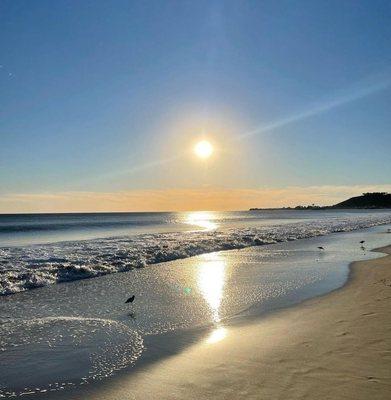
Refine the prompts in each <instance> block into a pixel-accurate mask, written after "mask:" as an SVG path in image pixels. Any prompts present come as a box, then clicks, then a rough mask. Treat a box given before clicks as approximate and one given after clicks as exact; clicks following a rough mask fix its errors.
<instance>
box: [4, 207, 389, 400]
mask: <svg viewBox="0 0 391 400" xmlns="http://www.w3.org/2000/svg"><path fill="white" fill-rule="evenodd" d="M390 228H391V212H387V211H376V210H371V211H332V210H327V211H326V210H324V211H312V210H311V211H295V210H281V211H280V210H279V211H277V210H270V211H252V212H250V211H249V212H224V213H219V212H194V213H193V212H192V213H190V212H189V213H124V214H64V215H54V214H52V215H49V214H47V215H2V216H0V290H1V294H2V296H0V330H1V335H0V397H4V398H14V397H19V396H25V395H29V396H28V397H29V398H32V399H58V400H60V399H69V398H74V397H76V395H77V396H79V398H83V393H85V392H83V390H86V391H90V390H98V391H99V388H101V385H106V384H110V383H107V382H111V384H112V385H115V384H116V382H121V379H122V378H124V377H126V376H127V375H128V374H131V373H133V372H135V371H137V370H138V368H143V367H145V366H146V365H147V364H149V363H154V362H156V360H158V359H160V358H163V357H168V356H171V355H173V354H175V353H176V352H179V351H182V350H183V349H184V348H186V347H187V346H191V344H192V343H194V342H195V341H202V342H203V343H205V346H213V345H214V343H216V342H218V341H220V340H224V335H226V334H227V332H229V329H227V327H229V326H230V324H235V323H243V322H249V320H251V321H252V320H253V319H256V318H259V317H261V316H262V315H264V314H265V313H269V312H272V311H274V310H277V309H280V308H284V307H289V306H292V305H294V304H297V303H299V302H301V301H303V300H306V299H308V298H311V297H314V296H318V295H322V294H325V293H328V292H330V291H332V290H334V289H336V288H338V287H341V286H342V285H343V284H344V283H345V282H346V280H347V278H348V274H349V268H348V266H349V263H350V262H351V261H353V260H363V259H370V258H375V257H379V256H381V254H380V253H375V252H371V251H370V250H371V249H373V248H377V247H380V246H385V245H388V244H389V243H390V239H391V234H389V233H388V232H389V230H390ZM363 240H364V241H365V242H364V243H361V242H362V241H363ZM319 247H322V248H324V250H322V249H319ZM86 278H92V279H86ZM132 295H134V296H135V300H134V302H133V303H132V304H127V303H125V302H126V299H127V298H129V297H130V296H132ZM287 334H289V332H287ZM121 377H122V378H121ZM119 384H120V383H119ZM130 395H131V394H130Z"/></svg>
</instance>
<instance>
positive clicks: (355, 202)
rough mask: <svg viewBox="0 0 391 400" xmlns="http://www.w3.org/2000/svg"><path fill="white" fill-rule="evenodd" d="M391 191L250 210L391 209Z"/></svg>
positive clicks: (251, 209) (252, 209)
mask: <svg viewBox="0 0 391 400" xmlns="http://www.w3.org/2000/svg"><path fill="white" fill-rule="evenodd" d="M390 208H391V193H386V192H373V193H363V194H362V195H361V196H356V197H351V198H349V199H347V200H344V201H342V202H340V203H337V204H334V205H332V206H318V205H315V204H310V205H306V206H303V205H298V206H296V207H281V208H256V207H255V208H250V211H260V210H336V209H356V210H374V209H390Z"/></svg>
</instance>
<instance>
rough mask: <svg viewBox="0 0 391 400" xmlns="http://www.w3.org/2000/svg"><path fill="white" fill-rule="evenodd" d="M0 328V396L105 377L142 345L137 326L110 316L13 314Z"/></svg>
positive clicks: (137, 353) (136, 353) (127, 361)
mask: <svg viewBox="0 0 391 400" xmlns="http://www.w3.org/2000/svg"><path fill="white" fill-rule="evenodd" d="M1 332H2V334H1V337H0V357H1V360H2V364H3V366H6V367H5V368H3V369H2V373H1V376H0V397H17V396H21V395H25V394H33V393H45V392H50V391H57V390H63V389H65V388H67V387H70V386H75V385H80V384H86V383H89V382H92V381H96V380H100V379H103V378H106V377H108V376H111V375H113V374H114V373H115V372H116V371H118V370H120V369H123V368H125V367H128V366H129V365H131V364H133V363H134V362H135V361H136V360H137V358H138V357H139V356H140V354H141V352H142V350H143V340H142V338H141V337H140V336H139V334H138V333H137V332H135V331H134V330H132V329H130V328H129V327H127V326H125V325H124V324H122V323H120V322H118V321H112V320H107V319H99V318H75V317H51V318H34V319H30V320H26V319H11V320H9V321H2V323H1ZM38 365H39V368H36V366H38ZM32 366H34V367H32ZM30 367H31V368H30ZM27 370H28V373H26V371H27Z"/></svg>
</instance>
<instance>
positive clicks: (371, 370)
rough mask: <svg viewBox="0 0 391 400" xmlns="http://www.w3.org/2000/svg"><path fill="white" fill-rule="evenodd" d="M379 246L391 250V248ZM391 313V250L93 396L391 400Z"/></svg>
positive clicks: (224, 328) (225, 328)
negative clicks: (336, 283) (309, 295)
mask: <svg viewBox="0 0 391 400" xmlns="http://www.w3.org/2000/svg"><path fill="white" fill-rule="evenodd" d="M378 251H382V252H385V253H387V254H390V253H391V246H388V247H386V248H383V249H381V250H378ZM390 314H391V255H387V256H385V257H382V258H378V259H375V260H371V261H361V262H355V263H353V264H352V265H351V272H350V279H349V280H348V282H347V283H346V285H345V286H344V287H343V288H341V289H338V290H336V291H334V292H332V293H330V294H328V295H325V296H322V297H318V298H315V299H311V300H309V301H306V302H304V303H302V304H300V305H299V306H296V307H292V308H290V309H285V310H282V311H280V312H277V313H274V314H271V315H269V316H267V317H264V318H262V319H261V320H259V321H258V322H256V323H252V324H240V325H237V326H231V327H228V326H225V327H223V326H221V327H218V328H216V331H214V332H212V333H209V334H208V336H206V337H205V338H204V340H202V341H201V342H199V343H197V344H195V345H193V346H192V347H189V348H187V349H186V350H185V351H183V352H182V353H180V354H178V355H175V356H173V357H169V358H165V359H163V360H162V361H159V362H157V363H154V364H152V365H150V366H147V367H146V368H144V369H141V370H139V371H138V372H137V373H135V374H133V375H131V376H130V377H128V378H124V379H121V381H116V382H115V384H112V385H110V386H108V387H106V388H105V389H103V390H102V388H101V389H100V390H99V392H96V391H91V393H90V394H91V397H93V398H99V399H107V400H109V399H110V400H114V399H124V398H127V399H183V398H186V399H207V398H214V399H238V398H240V399H260V398H264V399H314V398H319V399H388V398H389V397H390V393H391V372H390V371H391V315H390ZM75 398H76V397H75ZM83 398H86V393H83Z"/></svg>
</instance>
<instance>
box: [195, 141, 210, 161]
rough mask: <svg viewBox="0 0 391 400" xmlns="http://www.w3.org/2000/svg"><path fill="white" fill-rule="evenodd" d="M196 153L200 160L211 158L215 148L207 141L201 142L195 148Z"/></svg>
mask: <svg viewBox="0 0 391 400" xmlns="http://www.w3.org/2000/svg"><path fill="white" fill-rule="evenodd" d="M194 153H195V154H196V155H197V157H200V158H209V157H210V156H211V155H212V154H213V146H212V145H211V143H210V142H208V141H207V140H201V141H200V142H198V143H197V144H196V145H195V146H194Z"/></svg>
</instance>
